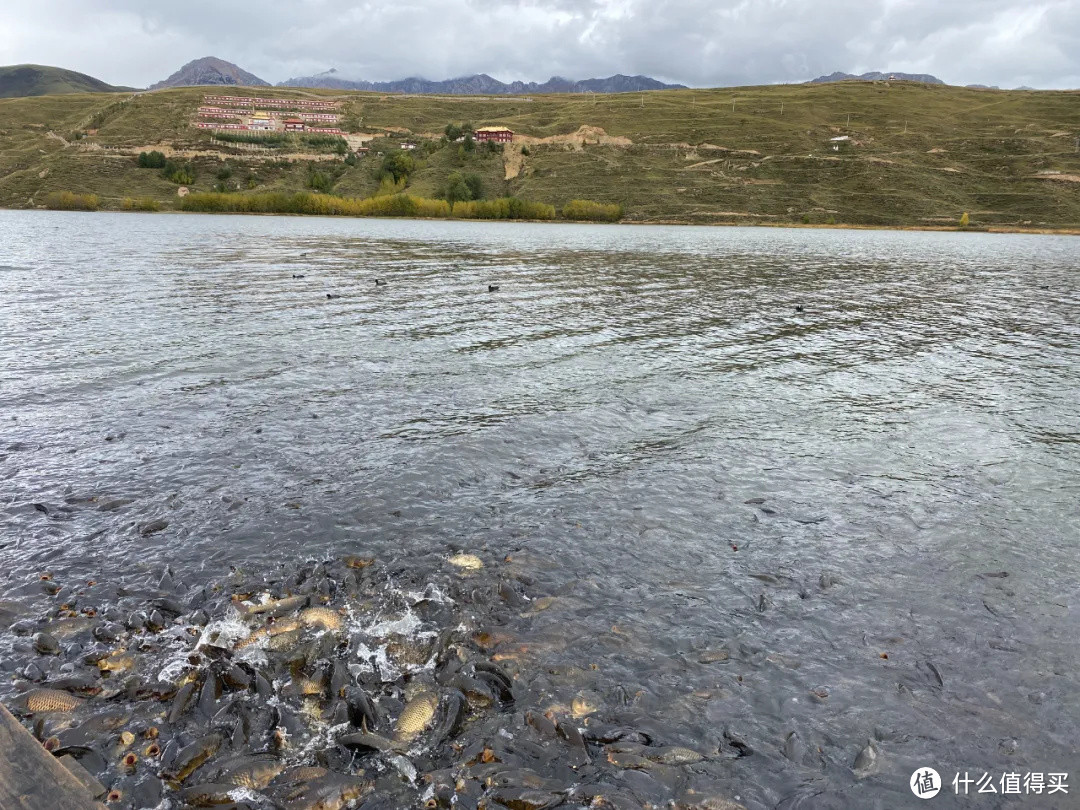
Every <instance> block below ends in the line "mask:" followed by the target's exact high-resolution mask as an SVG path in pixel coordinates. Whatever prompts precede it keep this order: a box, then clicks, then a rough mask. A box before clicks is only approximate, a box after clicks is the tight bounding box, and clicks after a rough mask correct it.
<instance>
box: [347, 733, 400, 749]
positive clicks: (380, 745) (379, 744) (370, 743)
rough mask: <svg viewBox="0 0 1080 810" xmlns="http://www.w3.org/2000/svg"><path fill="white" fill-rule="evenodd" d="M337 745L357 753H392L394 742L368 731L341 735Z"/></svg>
mask: <svg viewBox="0 0 1080 810" xmlns="http://www.w3.org/2000/svg"><path fill="white" fill-rule="evenodd" d="M337 741H338V744H339V745H344V746H345V747H346V748H349V749H353V750H359V751H383V752H385V751H393V750H394V745H395V743H394V741H393V740H389V739H387V738H386V737H383V736H381V735H379V734H372V733H371V732H369V731H357V732H354V733H352V734H343V735H342V736H340V737H338V738H337Z"/></svg>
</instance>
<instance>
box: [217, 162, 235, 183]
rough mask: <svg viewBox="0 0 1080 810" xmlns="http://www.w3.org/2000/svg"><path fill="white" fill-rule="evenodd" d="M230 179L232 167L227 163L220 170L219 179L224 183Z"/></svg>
mask: <svg viewBox="0 0 1080 810" xmlns="http://www.w3.org/2000/svg"><path fill="white" fill-rule="evenodd" d="M230 177H232V166H230V165H229V164H228V163H226V164H225V165H224V166H222V167H221V168H220V169H218V171H217V179H218V180H220V181H221V182H223V183H224V182H225V181H226V180H228V179H229V178H230Z"/></svg>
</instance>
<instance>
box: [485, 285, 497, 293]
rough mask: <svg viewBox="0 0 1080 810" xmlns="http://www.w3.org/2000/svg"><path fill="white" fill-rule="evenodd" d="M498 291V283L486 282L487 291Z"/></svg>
mask: <svg viewBox="0 0 1080 810" xmlns="http://www.w3.org/2000/svg"><path fill="white" fill-rule="evenodd" d="M498 291H499V285H498V284H488V292H498Z"/></svg>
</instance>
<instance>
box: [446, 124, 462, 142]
mask: <svg viewBox="0 0 1080 810" xmlns="http://www.w3.org/2000/svg"><path fill="white" fill-rule="evenodd" d="M444 132H445V133H446V140H448V141H456V140H457V139H458V138H460V137H461V127H459V126H458V125H457V124H447V125H446V129H445V130H444Z"/></svg>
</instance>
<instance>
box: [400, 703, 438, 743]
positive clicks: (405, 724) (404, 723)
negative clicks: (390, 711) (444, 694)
mask: <svg viewBox="0 0 1080 810" xmlns="http://www.w3.org/2000/svg"><path fill="white" fill-rule="evenodd" d="M438 705H439V696H438V695H436V694H435V693H434V692H421V693H420V694H418V695H417V696H416V697H414V698H413V699H412V700H410V701H409V702H408V703H407V704H405V708H404V709H403V710H402V712H401V716H400V717H399V718H398V721H397V730H396V732H395V735H394V736H395V738H396V739H398V740H408V739H411V738H413V737H415V736H416V735H417V734H419V733H420V732H421V731H423V730H424V729H426V728H427V727H428V726H429V725H431V721H432V720H434V719H435V709H436V707H437V706H438Z"/></svg>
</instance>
